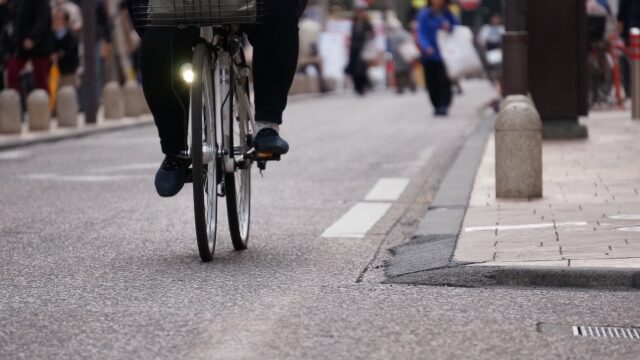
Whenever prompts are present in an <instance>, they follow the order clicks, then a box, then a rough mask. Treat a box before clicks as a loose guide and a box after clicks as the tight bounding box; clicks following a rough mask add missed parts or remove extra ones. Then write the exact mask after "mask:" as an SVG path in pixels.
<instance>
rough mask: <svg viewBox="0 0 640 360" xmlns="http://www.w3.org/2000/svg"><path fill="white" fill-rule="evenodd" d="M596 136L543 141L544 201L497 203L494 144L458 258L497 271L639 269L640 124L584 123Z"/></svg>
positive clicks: (620, 115) (602, 119) (599, 118)
mask: <svg viewBox="0 0 640 360" xmlns="http://www.w3.org/2000/svg"><path fill="white" fill-rule="evenodd" d="M582 122H583V124H585V125H586V126H587V127H588V128H589V132H590V138H589V139H588V140H581V141H576V140H573V141H546V142H545V143H544V148H543V154H544V169H543V170H544V198H542V199H539V200H538V199H532V200H526V199H525V200H503V199H496V198H495V180H494V173H495V160H494V158H495V152H494V148H495V146H494V139H493V138H491V139H490V140H489V142H488V144H487V146H486V150H485V153H484V157H483V160H482V163H481V165H480V169H479V170H478V174H477V176H476V179H475V183H474V189H473V192H472V194H471V200H470V203H469V208H468V210H467V213H466V216H465V219H464V223H463V227H462V230H461V234H460V238H459V240H458V244H457V247H456V251H455V255H454V259H455V261H457V262H459V263H476V264H475V265H482V266H499V267H528V268H536V267H580V268H630V269H632V268H635V269H639V268H640V193H639V189H640V156H638V155H640V141H638V139H640V121H632V120H630V118H629V114H628V113H626V112H600V113H594V114H592V115H591V116H590V117H589V118H588V119H584V120H583V121H582Z"/></svg>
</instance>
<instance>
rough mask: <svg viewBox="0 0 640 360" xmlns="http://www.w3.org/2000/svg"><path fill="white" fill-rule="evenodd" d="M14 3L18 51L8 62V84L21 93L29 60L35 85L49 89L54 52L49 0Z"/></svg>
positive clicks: (14, 35) (20, 0)
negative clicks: (21, 80)
mask: <svg viewBox="0 0 640 360" xmlns="http://www.w3.org/2000/svg"><path fill="white" fill-rule="evenodd" d="M12 6H13V7H14V8H13V17H12V18H13V23H14V32H13V36H12V38H13V42H14V44H15V50H16V52H15V54H14V55H13V56H12V57H11V58H10V59H9V62H8V64H7V73H8V80H9V87H11V88H12V89H15V90H17V91H18V92H20V90H21V89H20V88H21V87H20V72H21V71H22V69H23V68H24V67H25V65H26V64H27V62H29V61H30V62H31V64H32V66H33V78H34V81H35V87H36V88H38V89H44V90H47V91H48V88H49V79H48V78H49V57H50V55H51V53H52V52H53V33H52V31H51V8H50V7H49V1H48V0H18V1H13V2H12Z"/></svg>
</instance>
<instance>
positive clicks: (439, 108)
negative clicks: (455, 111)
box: [417, 0, 460, 116]
mask: <svg viewBox="0 0 640 360" xmlns="http://www.w3.org/2000/svg"><path fill="white" fill-rule="evenodd" d="M450 3H451V1H450V0H431V1H429V5H428V6H427V7H426V8H424V9H423V10H421V11H420V12H419V13H418V19H417V21H418V42H419V45H420V47H421V51H422V65H423V66H424V73H425V80H426V83H427V91H428V92H429V97H430V99H431V103H432V104H433V108H434V115H435V116H447V115H448V114H449V107H450V106H451V101H452V97H453V94H452V90H451V80H450V78H449V75H448V74H447V68H446V66H445V63H444V58H443V56H442V53H441V49H440V46H439V45H438V32H439V31H441V30H442V31H444V32H447V33H451V32H452V31H453V30H454V29H455V28H456V27H457V26H459V25H460V21H459V20H458V18H457V17H456V16H455V15H454V14H453V13H452V12H451V11H450V10H449V5H450Z"/></svg>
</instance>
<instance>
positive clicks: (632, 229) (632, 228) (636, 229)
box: [616, 226, 640, 232]
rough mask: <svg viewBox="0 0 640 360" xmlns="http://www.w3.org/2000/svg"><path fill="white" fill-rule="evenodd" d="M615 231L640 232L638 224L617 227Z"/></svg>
mask: <svg viewBox="0 0 640 360" xmlns="http://www.w3.org/2000/svg"><path fill="white" fill-rule="evenodd" d="M616 231H626V232H640V226H627V227H621V228H617V229H616Z"/></svg>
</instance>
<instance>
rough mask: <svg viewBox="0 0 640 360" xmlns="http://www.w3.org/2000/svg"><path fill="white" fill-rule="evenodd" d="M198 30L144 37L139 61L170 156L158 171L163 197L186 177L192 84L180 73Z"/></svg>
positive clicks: (157, 31) (172, 192) (158, 31)
mask: <svg viewBox="0 0 640 360" xmlns="http://www.w3.org/2000/svg"><path fill="white" fill-rule="evenodd" d="M198 35H199V31H198V29H184V30H175V29H162V28H158V29H156V28H153V29H147V30H146V31H145V32H144V34H143V36H142V46H141V49H140V63H141V74H142V83H143V89H144V94H145V97H146V99H147V102H148V103H149V108H150V109H151V113H152V114H153V118H154V120H155V123H156V127H157V128H158V134H159V135H160V145H161V147H162V152H164V153H165V154H166V155H167V156H166V158H165V159H164V161H163V162H162V165H161V166H160V169H159V170H158V172H157V174H156V179H155V185H156V190H157V191H158V194H159V195H160V196H164V197H168V196H173V195H176V194H177V193H178V192H180V190H181V189H182V187H183V186H184V182H185V181H186V179H187V175H188V169H189V165H190V160H189V159H188V158H184V157H181V156H180V153H181V152H182V151H183V150H186V148H187V144H186V124H187V121H188V117H189V85H188V84H187V83H185V82H184V81H183V80H182V79H181V78H180V74H179V69H180V66H181V65H182V64H184V63H188V62H190V61H191V57H192V51H191V47H192V45H193V42H194V40H195V39H197V37H198Z"/></svg>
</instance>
